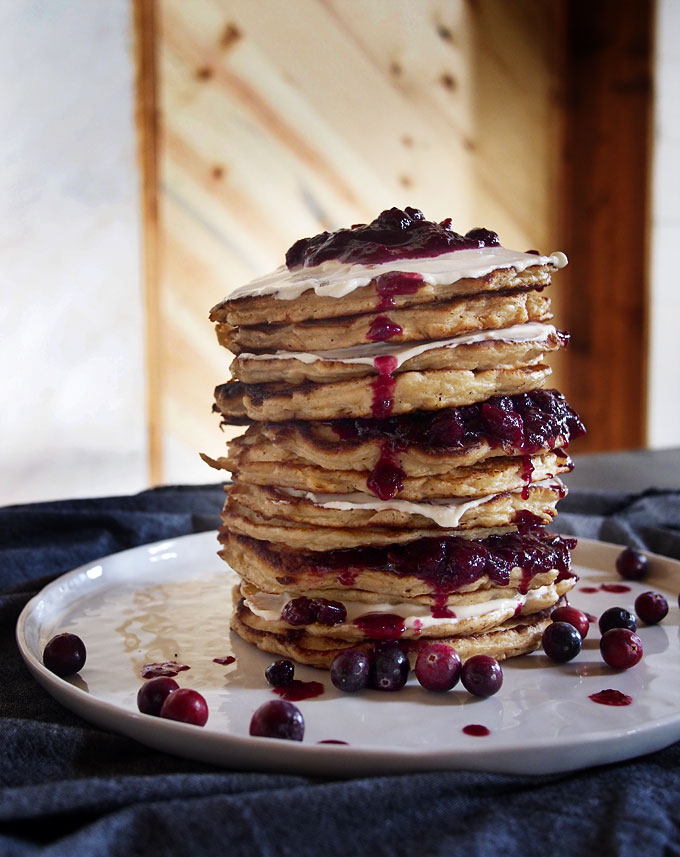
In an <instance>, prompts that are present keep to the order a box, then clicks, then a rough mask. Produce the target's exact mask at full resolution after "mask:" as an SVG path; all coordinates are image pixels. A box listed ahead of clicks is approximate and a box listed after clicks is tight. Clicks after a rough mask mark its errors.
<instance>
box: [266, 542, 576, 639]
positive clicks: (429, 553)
mask: <svg viewBox="0 0 680 857" xmlns="http://www.w3.org/2000/svg"><path fill="white" fill-rule="evenodd" d="M575 547H576V540H575V539H570V538H565V537H563V536H556V535H552V534H550V533H546V532H545V528H544V527H541V526H536V527H526V528H524V529H523V531H522V532H517V533H505V534H503V535H494V536H488V537H487V538H485V539H463V538H460V537H458V536H442V537H441V538H425V539H417V540H416V541H413V542H409V543H408V544H403V545H399V544H396V545H390V546H389V547H359V548H348V549H340V550H331V551H326V552H323V553H322V552H318V553H317V552H314V554H312V555H310V558H309V562H310V565H311V570H312V571H313V572H314V573H317V574H326V573H333V572H335V573H338V572H340V573H345V572H346V571H347V570H348V569H361V568H369V569H373V570H376V571H382V572H387V573H388V574H394V575H396V576H398V577H417V578H419V579H420V580H424V581H427V583H428V584H429V585H430V588H431V590H432V592H433V593H435V594H437V593H439V594H442V593H450V592H455V591H456V590H457V589H460V588H461V587H462V586H465V585H466V584H469V583H474V582H475V581H476V580H479V578H480V577H482V576H483V575H484V574H487V575H488V576H489V579H490V580H491V582H492V583H494V584H496V585H498V586H507V584H508V583H509V582H510V572H511V571H512V569H513V568H515V567H519V568H521V569H523V570H524V571H525V572H526V575H527V578H528V579H530V578H532V577H534V576H535V575H537V574H540V573H541V572H548V571H551V570H552V569H557V570H558V572H559V574H560V575H561V576H562V577H563V578H564V577H569V576H570V571H569V568H570V564H571V558H570V554H569V551H570V550H573V549H574V548H575ZM282 560H283V562H284V563H285V555H283V556H281V557H278V558H277V562H278V563H279V564H281V561H282ZM290 562H291V572H293V573H294V571H295V568H294V567H293V563H295V562H298V563H299V559H298V560H293V559H291V560H290ZM382 615H384V614H382ZM402 633H403V632H402Z"/></svg>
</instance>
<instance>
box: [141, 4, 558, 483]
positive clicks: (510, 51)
mask: <svg viewBox="0 0 680 857" xmlns="http://www.w3.org/2000/svg"><path fill="white" fill-rule="evenodd" d="M155 9H156V39H157V41H156V52H157V73H158V90H157V96H158V108H159V125H158V140H157V167H158V174H157V188H158V226H157V241H158V254H159V259H158V267H157V271H156V276H157V283H158V321H157V332H158V339H157V342H156V344H155V345H154V346H153V347H154V348H155V359H154V361H152V362H153V363H154V366H155V367H156V369H152V371H158V388H159V393H158V396H157V397H156V398H157V400H158V401H157V406H156V407H155V408H154V409H155V411H156V414H157V417H158V419H159V424H160V427H161V431H160V441H161V443H160V445H159V450H158V454H159V456H161V457H162V459H163V464H162V474H163V479H164V480H165V481H172V480H179V481H187V480H193V481H195V480H198V479H201V478H204V479H209V478H210V473H209V472H207V473H206V471H205V470H204V469H202V465H201V464H200V462H199V461H198V458H197V456H196V451H197V450H199V449H202V450H205V451H207V452H209V453H211V454H219V448H220V446H221V441H220V437H219V434H218V432H217V430H216V419H215V418H212V419H211V416H210V413H209V411H210V405H211V401H212V387H213V386H214V385H215V384H217V383H220V382H223V381H224V380H226V377H227V371H226V369H227V363H228V358H227V355H226V354H225V352H224V351H223V350H222V349H220V348H218V347H217V345H216V343H215V340H214V335H213V333H212V331H211V326H210V324H209V323H208V321H207V312H208V310H209V308H210V307H211V306H212V305H213V304H214V303H216V302H217V301H218V300H220V299H221V298H222V297H223V296H224V295H225V294H227V293H229V292H230V291H231V290H232V289H233V288H235V287H237V286H239V285H241V284H243V283H244V282H246V281H248V280H249V279H251V278H252V277H253V276H256V275H259V274H262V273H265V272H266V271H268V270H270V269H272V268H274V267H276V266H278V265H279V264H281V262H282V260H283V254H284V252H285V250H286V249H287V247H288V246H289V245H290V244H292V243H293V241H295V240H296V239H297V238H299V237H301V236H303V235H311V234H315V233H316V232H318V231H320V230H322V229H332V228H337V227H340V226H345V225H347V224H348V223H356V222H361V221H366V220H370V219H372V218H373V217H374V216H375V215H376V214H377V213H378V212H379V211H380V210H381V209H383V208H386V207H390V206H393V205H397V206H401V207H403V206H405V205H414V206H416V207H420V208H422V209H423V211H424V212H425V214H426V216H427V217H429V218H436V219H441V218H444V217H447V216H451V217H452V218H453V222H454V227H455V228H456V229H458V230H459V231H466V230H467V229H469V228H471V227H473V226H478V225H484V226H488V227H490V228H493V229H495V230H496V231H498V232H499V234H500V236H501V239H502V241H503V243H504V244H505V245H506V246H509V247H515V248H518V249H528V248H530V247H531V248H534V247H535V248H539V249H541V250H543V251H548V252H549V251H552V250H555V249H558V234H557V217H556V208H555V203H556V194H557V190H558V188H559V166H560V149H559V146H558V140H559V134H560V127H561V125H560V122H561V119H560V106H559V103H558V100H557V92H558V83H559V78H558V75H559V72H560V70H561V66H560V56H559V51H556V50H555V48H554V44H555V41H556V38H557V37H556V32H557V28H558V27H559V26H560V20H559V13H560V6H559V4H545V3H543V2H542V0H519V2H513V3H498V2H495V0H478V2H462V0H454V2H451V0H419V2H399V3H395V2H393V0H371V2H370V3H367V2H365V0H296V2H295V3H264V2H242V0H192V2H191V3H186V2H184V0H157V2H156V3H155ZM148 225H149V228H154V226H153V223H152V221H151V220H149V221H148ZM557 281H558V283H559V277H558V278H557ZM553 297H554V298H555V302H556V305H557V306H558V311H559V288H557V289H555V290H553ZM150 311H152V309H150ZM556 380H557V382H558V383H561V379H560V376H559V374H558V375H557V376H556ZM194 457H195V463H194Z"/></svg>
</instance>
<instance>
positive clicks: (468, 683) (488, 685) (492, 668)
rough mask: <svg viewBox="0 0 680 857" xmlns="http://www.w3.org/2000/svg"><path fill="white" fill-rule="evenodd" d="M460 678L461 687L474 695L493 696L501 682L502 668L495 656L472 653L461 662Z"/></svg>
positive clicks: (499, 687)
mask: <svg viewBox="0 0 680 857" xmlns="http://www.w3.org/2000/svg"><path fill="white" fill-rule="evenodd" d="M460 678H461V681H462V682H463V687H464V688H465V689H466V690H467V691H469V692H470V693H471V694H473V695H474V696H482V697H486V696H493V695H494V693H498V691H499V690H500V689H501V685H502V684H503V670H502V669H501V665H500V664H499V663H498V661H497V660H496V659H495V658H492V657H489V655H473V656H472V657H471V658H468V659H467V660H466V661H465V663H464V664H463V669H462V671H461V676H460Z"/></svg>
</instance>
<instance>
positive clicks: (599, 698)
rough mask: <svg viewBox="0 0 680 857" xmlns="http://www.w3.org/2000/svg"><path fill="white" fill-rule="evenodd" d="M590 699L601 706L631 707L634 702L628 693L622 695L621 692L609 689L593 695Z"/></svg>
mask: <svg viewBox="0 0 680 857" xmlns="http://www.w3.org/2000/svg"><path fill="white" fill-rule="evenodd" d="M588 699H592V700H593V702H599V703H600V705H630V704H631V702H632V701H633V697H632V696H628V694H626V693H621V691H620V690H614V689H613V688H611V687H609V688H607V690H601V691H600V692H599V693H591V694H590V696H589V697H588Z"/></svg>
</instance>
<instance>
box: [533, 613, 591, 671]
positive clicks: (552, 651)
mask: <svg viewBox="0 0 680 857" xmlns="http://www.w3.org/2000/svg"><path fill="white" fill-rule="evenodd" d="M542 642H543V651H544V652H545V653H546V655H547V656H548V657H549V658H550V660H551V661H557V663H559V664H564V663H566V662H567V661H570V660H572V658H575V657H576V655H578V653H579V652H580V651H581V645H582V643H583V639H582V637H581V635H580V634H579V632H578V630H577V629H576V628H575V627H574V625H572V624H571V623H569V622H553V623H552V624H551V625H548V627H547V628H546V629H545V631H544V632H543V640H542Z"/></svg>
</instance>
